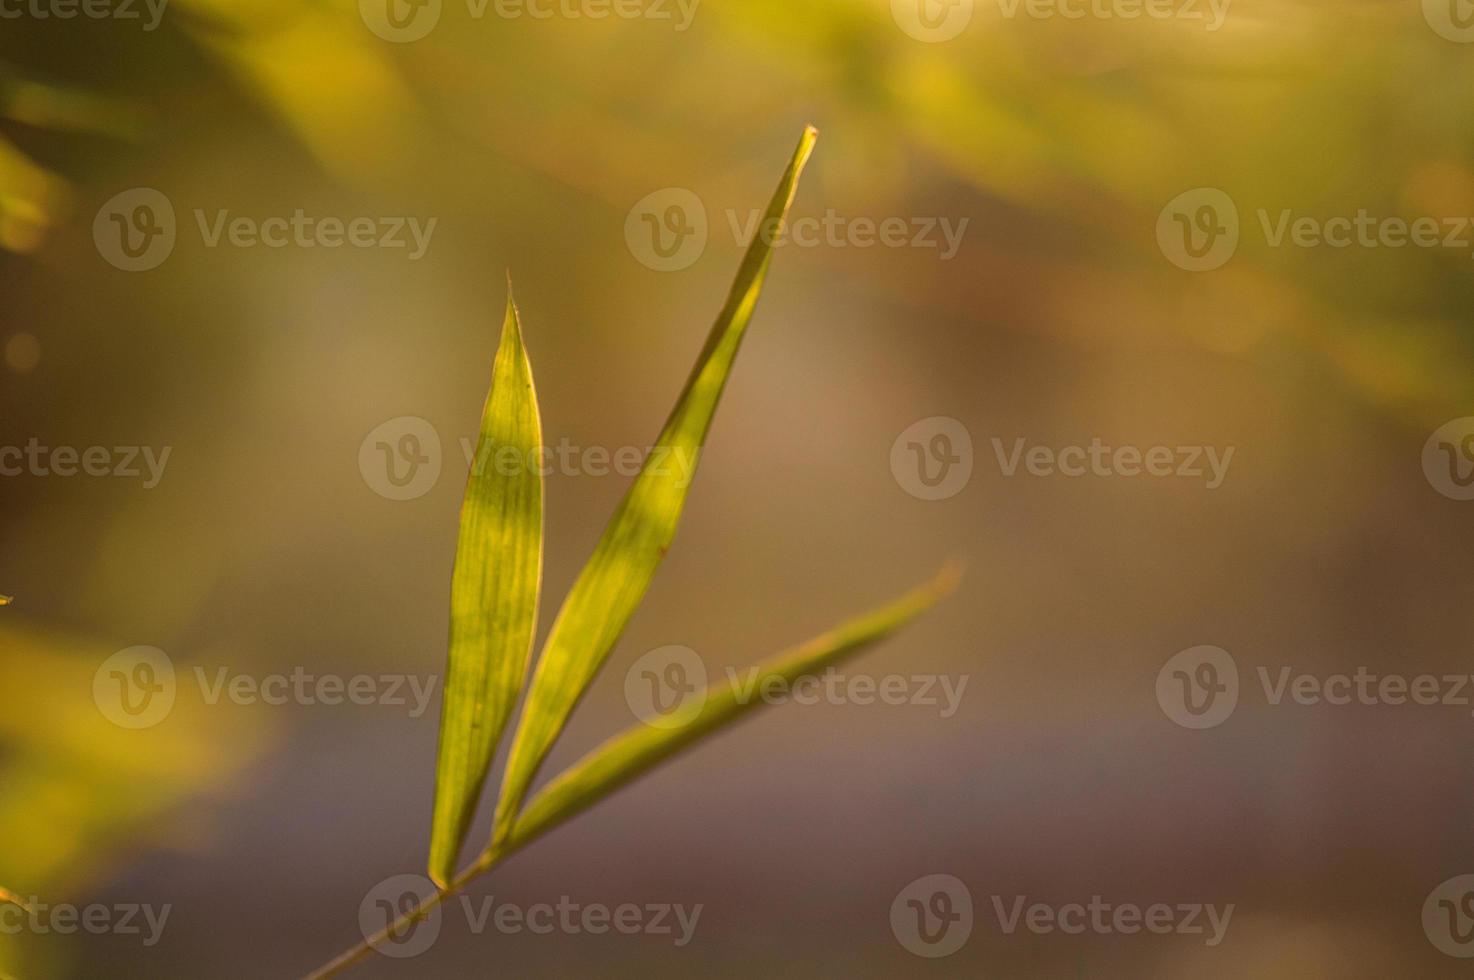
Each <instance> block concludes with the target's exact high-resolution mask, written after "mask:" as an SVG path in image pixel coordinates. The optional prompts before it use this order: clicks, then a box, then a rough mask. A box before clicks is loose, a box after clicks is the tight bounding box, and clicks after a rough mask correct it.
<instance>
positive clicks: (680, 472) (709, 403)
mask: <svg viewBox="0 0 1474 980" xmlns="http://www.w3.org/2000/svg"><path fill="white" fill-rule="evenodd" d="M817 138H818V132H817V131H816V130H815V129H814V128H813V127H807V128H806V129H805V130H804V133H803V136H802V138H800V140H799V143H798V149H797V150H795V151H794V154H793V159H792V160H791V161H790V162H789V164H788V170H787V172H785V173H784V175H783V179H782V180H781V181H779V183H778V189H777V190H776V191H775V192H774V194H773V199H772V201H771V202H770V203H769V204H768V210H767V214H766V215H765V216H764V223H763V225H762V227H763V228H768V229H774V228H777V227H779V226H780V225H781V223H782V222H783V221H784V220H785V218H786V216H787V214H788V209H789V206H790V205H791V204H792V203H793V196H794V193H795V191H796V190H797V188H798V179H799V175H800V174H801V173H802V172H803V169H804V165H805V164H806V163H807V162H808V159H809V155H810V154H811V153H812V152H813V149H814V141H815V140H816V139H817ZM775 238H776V236H772V235H765V234H759V235H756V236H755V237H754V238H753V241H752V244H751V245H750V246H749V247H748V249H747V254H746V255H745V256H744V257H743V260H742V266H741V268H739V269H738V271H737V278H736V281H735V282H734V283H733V285H732V291H731V293H730V294H729V295H728V297H727V302H726V305H725V306H724V307H723V308H722V311H721V313H720V314H718V316H717V319H716V323H715V324H714V325H713V326H712V329H711V333H710V335H708V337H707V340H706V345H705V347H704V348H703V349H702V351H701V355H700V357H699V358H698V360H697V362H696V367H695V369H694V370H693V371H692V373H691V377H690V379H689V380H688V381H687V382H686V387H685V389H684V390H683V391H682V392H681V396H680V398H679V400H678V401H677V402H676V407H675V409H674V411H672V412H671V415H670V418H669V419H668V420H667V421H666V423H665V428H664V429H663V430H662V431H661V433H660V437H659V438H658V439H657V440H656V448H655V451H654V452H652V453H651V454H650V457H649V458H648V459H647V460H646V463H645V466H644V468H643V469H641V471H640V474H639V476H637V477H636V478H635V482H634V485H633V486H632V487H630V490H629V493H628V494H627V495H626V496H625V498H624V501H623V502H622V503H621V504H620V506H619V509H618V510H617V511H616V512H615V514H614V517H613V518H612V519H611V521H610V522H609V526H608V527H607V528H606V529H605V531H604V536H603V538H602V539H600V541H599V544H598V546H597V547H596V548H595V549H594V554H593V557H592V558H590V559H589V562H588V564H587V565H585V566H584V569H583V571H582V572H580V573H579V576H578V580H577V581H576V582H575V583H574V585H573V588H572V589H571V590H570V591H569V593H568V596H567V598H566V599H565V600H564V602H563V607H562V609H560V610H559V612H558V618H557V619H556V620H555V621H554V622H553V627H552V631H551V632H550V633H549V635H548V640H547V644H546V645H545V646H544V648H543V653H542V656H541V658H539V660H538V664H537V670H536V672H535V673H534V674H533V678H532V686H531V688H530V689H529V692H528V696H527V704H526V706H525V708H524V710H523V712H522V718H521V721H520V722H519V724H518V728H517V734H516V737H515V738H514V739H513V742H512V750H511V755H510V757H509V759H508V762H507V769H506V773H505V775H504V777H503V782H502V795H501V799H500V801H499V802H498V804H497V816H496V830H495V835H494V837H493V840H498V839H501V838H503V837H505V835H506V834H507V833H508V832H510V830H511V828H512V823H513V820H514V819H515V817H516V814H517V810H518V808H519V807H520V806H521V804H522V800H523V798H524V797H525V796H526V794H527V790H528V787H529V786H531V784H532V780H533V778H534V777H535V776H536V775H537V770H538V767H539V766H541V765H542V762H543V759H544V758H546V756H547V753H548V750H549V749H550V748H551V747H552V744H553V742H554V740H555V739H556V738H557V737H558V734H559V733H560V732H561V731H562V730H563V726H564V724H566V722H567V720H568V716H569V714H570V713H571V712H572V711H573V709H574V707H575V705H577V704H578V701H579V699H580V698H582V697H583V694H584V692H585V691H586V690H587V689H588V686H589V683H590V682H591V681H592V680H593V678H594V675H595V674H597V673H598V671H599V668H600V667H601V666H602V665H603V663H604V661H605V660H606V659H607V658H608V656H609V651H610V650H611V649H613V647H614V644H615V642H616V641H617V640H618V639H619V636H620V634H621V633H622V632H623V631H624V628H625V626H626V624H628V623H629V620H630V617H631V616H632V615H633V614H634V611H635V609H636V607H637V606H639V604H640V600H641V599H643V598H644V596H645V592H646V590H647V589H648V588H649V587H650V581H651V579H652V578H653V577H654V575H655V569H656V567H657V566H659V564H660V560H661V558H663V557H664V556H665V552H666V549H667V548H669V547H670V543H671V540H672V538H673V537H674V536H675V531H676V525H677V524H678V523H679V521H680V517H681V510H682V507H683V506H684V504H685V501H686V492H687V490H688V489H689V487H690V485H691V479H692V477H693V476H694V475H695V470H696V464H697V456H698V455H699V454H700V451H701V447H702V444H703V443H704V442H705V440H706V433H707V430H708V429H709V428H710V427H711V419H712V415H713V413H714V412H715V411H716V406H717V402H718V400H719V399H720V398H721V394H722V389H723V388H724V387H725V385H726V382H727V377H728V374H729V373H730V371H731V368H732V362H733V360H734V359H735V358H736V356H737V349H738V347H739V346H740V345H741V343H742V337H743V334H744V333H745V332H746V330H747V324H748V322H749V321H750V320H751V319H752V312H753V309H754V307H755V306H756V305H757V298H758V294H759V293H760V292H761V291H762V286H763V279H764V278H765V276H766V275H767V271H768V265H769V263H770V262H771V261H772V255H773V252H772V245H773V241H774V240H775Z"/></svg>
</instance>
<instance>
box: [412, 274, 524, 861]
mask: <svg viewBox="0 0 1474 980" xmlns="http://www.w3.org/2000/svg"><path fill="white" fill-rule="evenodd" d="M510 288H511V287H510V283H509V284H508V295H507V315H506V321H505V322H504V323H503V325H502V339H501V346H500V348H499V349H498V350H497V355H496V363H495V366H494V367H493V369H492V380H491V393H490V394H489V395H488V396H487V399H486V408H485V410H484V412H483V413H482V416H481V432H480V435H479V437H478V439H477V443H476V459H475V462H474V465H473V466H472V467H471V476H470V478H469V480H468V481H467V483H466V499H465V504H464V505H463V506H462V508H461V530H460V541H459V543H458V545H457V547H456V558H455V572H454V574H453V576H452V579H451V587H450V656H449V664H448V666H447V669H446V683H445V694H444V697H445V701H444V706H443V708H442V711H441V720H440V753H439V759H438V761H437V763H436V769H435V813H434V818H433V820H432V823H431V830H430V877H431V878H432V879H434V880H435V882H436V884H438V885H439V886H440V887H442V888H443V887H445V886H446V884H447V883H448V882H449V881H450V879H451V877H452V874H453V872H454V871H455V860H456V855H457V854H458V853H459V851H460V848H461V845H462V844H463V843H464V842H465V839H466V832H467V830H468V828H469V827H470V823H471V818H472V816H473V815H474V814H475V812H476V801H477V799H478V798H479V797H480V795H481V787H482V785H483V784H484V783H485V781H486V771H487V769H488V768H489V767H490V765H491V759H492V756H493V755H494V754H495V752H496V746H497V743H498V742H499V741H500V740H501V735H502V732H503V730H504V729H505V728H506V726H507V720H508V719H509V718H510V717H511V714H512V709H513V708H514V707H515V705H516V702H517V694H518V692H520V691H521V689H522V681H523V679H524V678H525V677H526V674H527V662H528V658H529V657H530V656H531V654H532V638H533V634H534V632H535V631H536V628H537V603H538V593H539V590H540V588H541V585H542V561H543V478H542V469H541V467H540V465H539V463H540V459H539V455H540V453H541V450H542V421H541V419H540V418H539V415H538V408H537V393H536V391H535V390H534V389H533V385H532V368H531V366H530V365H529V364H528V361H527V349H526V348H525V347H524V346H523V343H522V327H521V323H520V321H519V318H518V315H517V307H516V305H515V304H514V303H513V302H512V297H511V293H510Z"/></svg>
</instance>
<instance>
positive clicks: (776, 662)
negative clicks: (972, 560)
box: [504, 566, 960, 852]
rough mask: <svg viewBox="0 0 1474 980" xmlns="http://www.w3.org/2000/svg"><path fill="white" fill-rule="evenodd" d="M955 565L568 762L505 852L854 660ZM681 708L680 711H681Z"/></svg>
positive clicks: (949, 584)
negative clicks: (770, 699) (776, 686)
mask: <svg viewBox="0 0 1474 980" xmlns="http://www.w3.org/2000/svg"><path fill="white" fill-rule="evenodd" d="M959 574H960V572H959V570H958V569H957V568H956V567H954V566H948V567H947V568H945V569H943V570H942V572H941V573H939V574H938V575H937V576H936V577H935V578H934V579H933V580H932V581H930V582H928V583H926V584H925V585H922V586H920V587H918V588H916V589H914V590H912V591H911V592H909V593H907V594H906V595H904V596H902V597H900V598H899V599H897V600H895V601H893V602H892V603H890V604H889V605H887V606H884V607H882V608H880V609H877V610H874V611H872V612H870V613H867V614H865V615H863V616H860V617H858V618H856V619H852V620H849V621H848V622H845V623H843V624H841V625H839V626H837V627H835V628H834V629H832V630H830V631H829V632H827V633H824V634H823V635H821V636H818V637H815V638H814V639H812V640H809V641H808V642H807V643H805V644H803V645H802V646H799V647H797V648H795V649H793V650H791V651H789V652H787V653H784V654H780V655H779V656H777V657H774V658H773V659H771V660H768V661H766V662H764V663H763V664H761V665H759V667H758V668H757V673H756V675H754V676H749V677H747V678H746V679H745V680H743V681H742V682H740V683H739V682H738V681H737V680H736V679H734V680H732V681H730V682H728V683H726V684H722V685H715V684H714V685H712V686H711V687H708V688H707V689H706V692H705V694H704V695H698V696H697V700H696V701H695V702H692V703H691V704H692V705H693V706H696V705H699V710H697V711H695V712H694V713H693V714H692V716H691V718H690V720H688V721H686V723H685V724H683V725H681V726H679V727H658V726H654V725H647V724H640V725H636V726H635V727H633V728H631V729H629V730H627V731H625V732H623V733H622V734H620V735H616V736H615V737H614V738H612V739H610V740H609V741H607V742H605V743H604V744H603V745H601V746H599V747H598V748H596V749H594V751H592V752H590V753H589V754H588V755H586V756H584V757H583V758H582V759H581V760H579V761H578V762H576V763H574V764H573V765H572V766H570V767H569V768H568V770H567V771H566V772H564V773H563V774H562V775H560V776H558V777H557V778H556V779H554V780H553V781H552V782H550V783H549V784H548V785H547V786H546V787H544V788H543V789H542V790H541V791H540V792H539V793H538V794H537V795H536V796H534V797H533V799H532V801H531V802H530V803H528V804H527V808H526V809H525V810H523V811H522V813H521V815H520V816H519V817H518V818H517V823H516V825H515V827H514V829H513V831H512V833H511V835H510V836H509V837H508V839H507V841H506V844H505V845H504V846H505V850H506V851H507V852H510V851H513V850H516V849H518V848H520V847H522V846H524V845H526V844H527V843H529V842H531V841H532V840H533V839H534V838H536V837H539V836H541V835H542V834H544V833H546V832H547V831H549V830H551V829H553V828H554V827H556V826H558V825H559V824H561V823H563V822H564V821H565V820H567V819H569V818H570V817H572V816H574V815H575V814H577V813H580V812H582V811H583V810H586V809H588V808H589V807H590V806H592V805H593V804H595V803H597V802H599V801H600V800H602V799H604V798H605V797H606V796H609V795H610V794H611V793H613V792H614V791H615V790H617V789H619V788H620V787H622V786H625V785H627V784H628V783H630V782H631V781H633V780H634V779H636V778H638V777H639V776H641V775H643V774H644V773H646V772H649V771H650V770H651V769H653V768H655V767H656V766H658V765H659V764H660V763H662V762H664V761H665V760H666V759H669V758H670V757H671V756H673V755H675V754H677V753H678V752H680V751H682V750H683V749H686V748H689V747H691V746H692V745H693V744H695V743H696V742H699V741H700V740H701V739H703V738H705V737H706V736H708V735H710V734H712V733H713V732H716V731H718V730H719V729H722V728H725V727H726V726H728V725H730V724H732V723H733V722H735V721H737V720H738V719H739V718H741V717H743V716H744V715H746V714H748V713H749V712H751V711H753V710H754V709H756V708H758V707H761V706H762V705H763V704H765V703H766V702H764V701H763V699H762V698H761V697H758V696H757V694H756V692H758V691H761V690H763V688H764V685H766V684H769V683H772V682H773V681H774V679H781V680H782V681H783V682H785V683H786V684H789V685H791V684H792V683H793V682H794V681H795V680H797V679H798V678H800V677H804V676H808V675H812V674H815V673H817V672H819V671H821V670H823V669H824V668H826V667H829V666H831V665H833V664H836V663H839V662H840V661H842V660H845V659H846V658H848V657H851V656H854V655H855V654H857V653H859V652H860V651H861V650H863V649H865V648H866V647H868V646H870V645H872V644H874V643H875V642H877V641H878V640H880V639H882V638H884V637H885V636H887V635H888V634H890V633H892V632H894V631H895V630H897V629H899V628H900V627H902V626H904V625H905V624H906V623H908V622H910V621H911V620H912V619H914V618H916V617H917V616H918V615H920V614H921V613H922V612H924V611H926V609H928V608H929V607H930V606H931V605H932V604H933V603H935V602H936V601H937V600H938V599H940V598H942V597H943V596H945V595H946V594H947V593H949V592H950V591H952V588H953V587H954V586H955V585H956V582H957V578H958V576H959ZM681 710H685V709H684V708H682V709H681Z"/></svg>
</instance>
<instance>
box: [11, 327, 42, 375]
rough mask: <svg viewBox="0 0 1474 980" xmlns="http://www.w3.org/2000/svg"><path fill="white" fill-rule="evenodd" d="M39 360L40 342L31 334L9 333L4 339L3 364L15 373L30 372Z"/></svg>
mask: <svg viewBox="0 0 1474 980" xmlns="http://www.w3.org/2000/svg"><path fill="white" fill-rule="evenodd" d="M40 361H41V342H40V341H39V340H37V339H36V338H35V337H34V336H32V335H31V334H28V333H17V334H11V336H10V339H8V340H6V341H5V366H6V367H8V368H10V370H12V371H14V372H15V373H16V374H30V373H31V372H32V371H34V370H35V369H36V365H37V364H39V363H40Z"/></svg>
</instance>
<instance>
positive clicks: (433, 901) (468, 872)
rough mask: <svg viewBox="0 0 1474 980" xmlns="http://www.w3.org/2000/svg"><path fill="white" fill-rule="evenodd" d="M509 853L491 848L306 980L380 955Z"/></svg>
mask: <svg viewBox="0 0 1474 980" xmlns="http://www.w3.org/2000/svg"><path fill="white" fill-rule="evenodd" d="M510 853H511V849H492V850H487V851H483V852H482V854H481V856H480V857H478V858H477V859H476V861H475V863H473V864H471V865H469V866H468V867H467V868H466V869H465V870H464V871H462V872H461V873H460V874H458V875H456V876H455V878H454V879H453V880H452V881H451V883H450V885H449V886H448V887H447V888H445V889H444V890H443V891H440V890H437V891H436V892H435V894H434V895H432V896H430V897H429V898H427V899H425V900H424V901H422V902H420V903H419V904H418V905H416V906H415V907H414V908H412V909H410V910H409V911H408V912H406V913H404V914H403V915H401V916H400V917H399V918H397V919H395V920H394V921H393V922H391V923H389V924H388V925H386V926H385V927H384V928H382V929H380V930H379V931H378V932H376V933H374V934H373V935H372V936H369V937H367V938H366V939H364V941H363V942H361V943H359V944H358V945H357V946H354V947H352V948H351V949H348V950H346V951H344V952H343V953H341V954H340V955H338V956H336V957H334V958H333V959H331V960H329V961H328V962H327V963H324V964H323V965H322V966H320V967H318V968H317V969H316V970H313V971H312V972H311V973H309V974H307V976H306V977H305V978H304V980H325V978H327V977H336V976H338V975H339V974H341V973H343V972H344V971H346V970H348V969H349V968H350V967H353V966H357V965H358V964H359V963H362V962H363V961H364V960H366V959H368V958H369V957H370V956H372V955H373V954H374V953H377V952H378V947H379V944H380V943H382V942H384V941H385V940H387V939H389V938H390V937H391V936H395V935H398V934H399V931H400V930H401V929H406V928H408V927H409V926H412V925H414V924H415V923H416V922H419V921H420V920H421V919H423V918H424V917H425V916H427V915H429V914H430V913H431V912H432V911H434V910H435V909H436V908H438V907H439V906H440V904H441V903H442V902H444V901H445V900H446V899H447V898H450V897H451V896H452V895H455V894H456V893H457V892H459V891H460V890H461V889H463V888H465V887H466V886H467V885H469V884H470V883H471V882H472V881H474V880H475V879H477V878H479V877H481V876H482V875H484V874H486V872H488V871H490V870H491V869H492V868H494V867H496V866H497V865H498V864H500V863H501V862H502V859H503V858H505V857H506V856H507V855H508V854H510Z"/></svg>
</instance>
